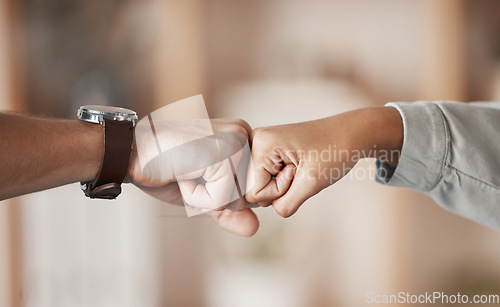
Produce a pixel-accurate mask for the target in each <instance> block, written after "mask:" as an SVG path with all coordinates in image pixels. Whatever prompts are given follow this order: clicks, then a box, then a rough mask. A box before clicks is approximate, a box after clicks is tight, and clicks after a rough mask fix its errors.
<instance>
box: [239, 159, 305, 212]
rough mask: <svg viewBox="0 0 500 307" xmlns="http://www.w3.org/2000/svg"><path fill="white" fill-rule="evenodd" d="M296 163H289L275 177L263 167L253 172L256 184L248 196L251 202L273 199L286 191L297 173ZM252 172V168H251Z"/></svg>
mask: <svg viewBox="0 0 500 307" xmlns="http://www.w3.org/2000/svg"><path fill="white" fill-rule="evenodd" d="M295 169H296V168H295V165H293V164H288V165H287V166H285V168H283V169H282V170H281V171H280V172H279V173H278V174H277V175H276V178H273V177H272V176H271V174H270V173H269V172H268V171H266V170H264V169H263V168H261V169H260V170H259V172H258V173H253V174H252V176H254V177H253V178H252V180H254V182H255V186H254V187H252V189H250V193H248V194H247V196H246V198H247V200H248V201H249V202H258V203H260V202H267V201H273V200H275V199H277V198H279V197H281V196H282V195H283V194H285V193H286V191H287V190H288V188H289V187H290V184H291V183H292V180H293V177H294V175H295ZM249 173H250V170H249Z"/></svg>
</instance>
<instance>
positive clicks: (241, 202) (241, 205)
mask: <svg viewBox="0 0 500 307" xmlns="http://www.w3.org/2000/svg"><path fill="white" fill-rule="evenodd" d="M246 208H248V202H247V200H246V199H245V197H240V198H238V199H237V200H235V201H233V202H231V203H229V204H228V205H227V206H226V209H227V210H232V211H242V210H244V209H246Z"/></svg>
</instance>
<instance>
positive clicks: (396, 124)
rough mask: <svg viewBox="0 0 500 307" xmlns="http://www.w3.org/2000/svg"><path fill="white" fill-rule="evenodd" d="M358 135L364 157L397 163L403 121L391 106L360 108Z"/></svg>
mask: <svg viewBox="0 0 500 307" xmlns="http://www.w3.org/2000/svg"><path fill="white" fill-rule="evenodd" d="M358 122H359V123H360V124H359V128H360V129H359V131H358V133H359V135H360V138H361V140H362V144H363V145H362V148H363V152H364V153H365V155H364V157H365V158H376V159H380V160H382V161H385V162H388V163H390V164H392V165H397V163H398V160H399V156H400V153H401V148H402V146H403V121H402V118H401V115H400V114H399V112H398V110H396V109H395V108H392V107H377V108H367V109H361V110H360V113H359V115H358Z"/></svg>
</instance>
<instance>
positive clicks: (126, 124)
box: [82, 120, 134, 199]
mask: <svg viewBox="0 0 500 307" xmlns="http://www.w3.org/2000/svg"><path fill="white" fill-rule="evenodd" d="M103 129H104V156H103V159H102V163H101V167H100V169H99V172H98V173H97V176H96V178H95V179H94V180H93V181H90V182H86V183H82V188H83V189H84V192H85V195H87V196H88V197H90V198H104V199H115V198H116V197H117V196H118V195H120V193H121V184H122V182H123V179H124V178H125V175H126V174H127V170H128V167H129V162H130V153H131V152H132V143H133V139H134V125H133V123H132V122H130V121H113V120H104V125H103Z"/></svg>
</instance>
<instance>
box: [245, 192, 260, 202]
mask: <svg viewBox="0 0 500 307" xmlns="http://www.w3.org/2000/svg"><path fill="white" fill-rule="evenodd" d="M245 199H246V200H247V201H248V202H249V203H257V202H259V201H260V199H258V197H257V196H256V195H255V194H254V193H253V192H247V194H245Z"/></svg>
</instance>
